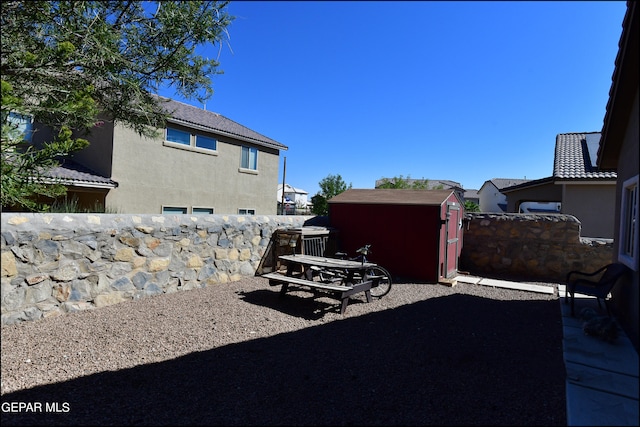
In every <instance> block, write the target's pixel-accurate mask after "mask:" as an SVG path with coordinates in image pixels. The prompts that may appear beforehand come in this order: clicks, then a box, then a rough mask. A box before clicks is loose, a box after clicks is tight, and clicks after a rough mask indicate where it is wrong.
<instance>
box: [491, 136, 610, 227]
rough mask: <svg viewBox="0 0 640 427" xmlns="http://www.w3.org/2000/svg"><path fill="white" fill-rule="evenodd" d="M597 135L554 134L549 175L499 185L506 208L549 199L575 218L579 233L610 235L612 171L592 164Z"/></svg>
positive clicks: (515, 208)
mask: <svg viewBox="0 0 640 427" xmlns="http://www.w3.org/2000/svg"><path fill="white" fill-rule="evenodd" d="M600 135H601V134H600V132H583V133H561V134H558V135H557V136H556V148H555V158H554V162H553V176H550V177H547V178H542V179H536V180H531V181H528V182H525V183H522V184H519V185H513V186H510V187H506V188H502V189H501V192H502V193H503V194H505V195H506V197H507V201H508V203H507V212H520V211H522V209H521V208H520V207H521V206H522V205H525V204H526V203H529V202H551V203H550V204H551V205H554V204H558V205H559V206H560V213H563V214H567V215H573V216H575V217H576V218H578V220H579V221H580V223H581V231H580V234H581V235H582V236H584V237H601V238H607V239H611V238H613V225H614V215H615V188H616V172H615V171H614V170H612V169H602V168H600V167H598V166H597V164H596V158H597V152H598V144H599V143H600Z"/></svg>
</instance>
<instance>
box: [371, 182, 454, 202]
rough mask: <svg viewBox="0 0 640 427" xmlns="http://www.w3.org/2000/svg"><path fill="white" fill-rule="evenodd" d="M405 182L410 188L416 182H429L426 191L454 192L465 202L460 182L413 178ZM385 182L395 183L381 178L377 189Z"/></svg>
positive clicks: (377, 183)
mask: <svg viewBox="0 0 640 427" xmlns="http://www.w3.org/2000/svg"><path fill="white" fill-rule="evenodd" d="M403 180H404V181H407V183H408V184H409V186H412V185H413V184H415V183H416V182H424V181H426V182H427V188H426V190H454V191H455V192H456V194H457V195H458V198H459V199H460V200H464V193H465V191H464V188H462V185H461V184H460V183H459V182H456V181H450V180H448V179H413V178H403ZM385 181H393V178H381V179H378V180H376V188H380V186H381V185H382V184H384V183H385Z"/></svg>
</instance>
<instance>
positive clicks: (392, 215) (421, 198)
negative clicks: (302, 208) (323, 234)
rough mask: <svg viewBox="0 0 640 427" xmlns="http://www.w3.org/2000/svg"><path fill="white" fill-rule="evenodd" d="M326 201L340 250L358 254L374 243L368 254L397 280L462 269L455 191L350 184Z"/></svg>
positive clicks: (438, 277) (432, 277)
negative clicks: (362, 186)
mask: <svg viewBox="0 0 640 427" xmlns="http://www.w3.org/2000/svg"><path fill="white" fill-rule="evenodd" d="M328 203H329V224H330V225H331V227H332V228H335V229H337V231H338V232H339V233H340V241H339V249H340V250H341V251H342V252H347V253H348V254H349V255H350V256H355V255H356V249H358V248H360V247H362V246H364V245H365V244H371V255H370V257H369V258H370V260H371V261H373V262H376V263H378V264H380V265H381V266H382V267H385V268H386V269H387V270H389V272H390V273H391V275H392V276H393V277H394V278H396V280H397V279H403V280H404V279H416V280H420V281H425V282H432V283H437V282H440V281H442V280H444V279H450V278H452V277H454V276H456V275H457V274H458V259H459V258H460V253H461V251H462V230H463V229H462V219H463V215H464V210H463V205H462V203H461V200H460V199H459V197H458V195H457V194H456V192H455V191H453V190H401V189H349V190H346V191H344V192H343V193H340V194H338V195H337V196H334V197H333V198H331V199H329V201H328Z"/></svg>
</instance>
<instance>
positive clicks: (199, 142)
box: [196, 135, 218, 151]
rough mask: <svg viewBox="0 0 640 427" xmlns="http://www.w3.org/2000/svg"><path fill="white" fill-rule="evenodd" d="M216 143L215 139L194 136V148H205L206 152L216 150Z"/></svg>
mask: <svg viewBox="0 0 640 427" xmlns="http://www.w3.org/2000/svg"><path fill="white" fill-rule="evenodd" d="M217 146H218V141H217V140H216V139H215V138H209V137H208V136H204V135H196V147H198V148H205V149H207V150H214V151H215V150H216V149H217Z"/></svg>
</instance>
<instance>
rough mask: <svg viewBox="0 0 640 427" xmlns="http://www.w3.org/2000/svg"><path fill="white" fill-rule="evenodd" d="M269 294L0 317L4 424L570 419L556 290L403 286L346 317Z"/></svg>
mask: <svg viewBox="0 0 640 427" xmlns="http://www.w3.org/2000/svg"><path fill="white" fill-rule="evenodd" d="M549 285H550V286H555V285H554V284H549ZM278 291H279V287H272V286H269V284H268V281H267V280H266V279H263V278H259V277H257V278H246V279H243V280H241V281H238V282H233V283H228V284H220V285H215V286H210V287H208V288H203V289H197V290H192V291H186V292H178V293H174V294H165V295H159V296H155V297H151V298H146V299H143V300H139V301H135V302H126V303H121V304H117V305H114V306H110V307H104V308H100V309H95V310H89V311H83V312H79V313H74V314H69V315H65V316H60V317H56V318H49V319H44V320H41V321H37V322H29V323H21V324H18V325H11V326H3V327H2V425H4V426H7V425H226V426H231V425H369V426H373V425H545V426H548V425H566V412H565V367H564V362H563V356H562V321H561V317H560V307H559V302H558V296H557V287H556V293H555V295H546V294H538V293H533V292H525V291H516V290H509V289H499V288H491V287H485V286H479V285H471V284H464V283H458V284H457V285H455V286H453V287H448V286H443V285H435V284H416V283H399V284H394V287H393V289H392V290H391V292H390V293H389V294H388V295H387V296H385V297H384V298H382V299H380V300H374V301H373V302H372V303H366V300H365V299H364V295H361V296H358V297H352V300H351V302H350V304H349V306H348V307H347V310H346V312H345V314H344V315H341V314H340V313H339V306H340V304H339V301H337V300H334V299H330V298H328V297H322V296H317V297H315V298H313V294H311V293H310V292H306V291H304V290H300V291H291V292H289V293H288V294H287V295H286V296H284V297H280V296H279V294H278ZM25 405H26V407H22V408H21V406H25ZM18 409H21V412H17V410H18Z"/></svg>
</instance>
